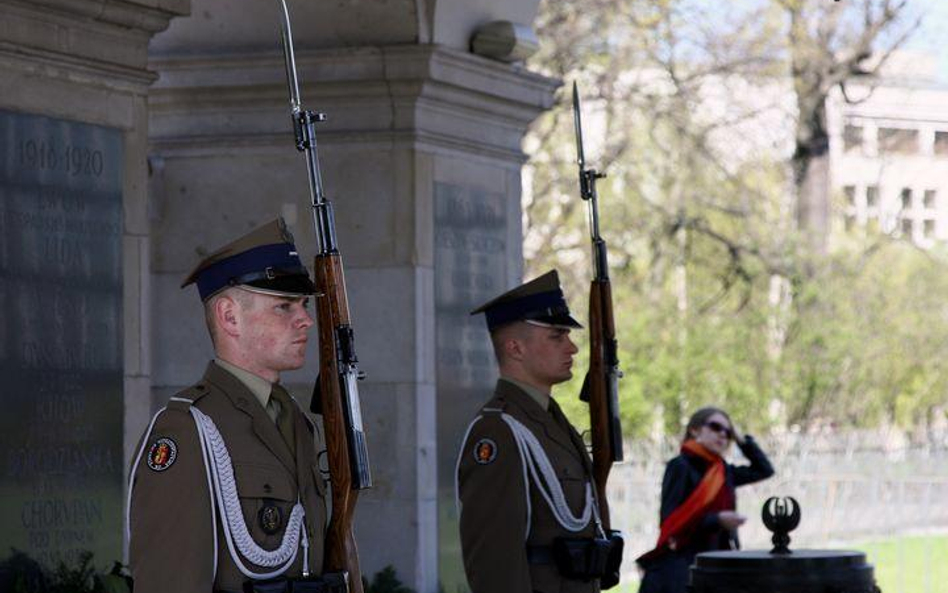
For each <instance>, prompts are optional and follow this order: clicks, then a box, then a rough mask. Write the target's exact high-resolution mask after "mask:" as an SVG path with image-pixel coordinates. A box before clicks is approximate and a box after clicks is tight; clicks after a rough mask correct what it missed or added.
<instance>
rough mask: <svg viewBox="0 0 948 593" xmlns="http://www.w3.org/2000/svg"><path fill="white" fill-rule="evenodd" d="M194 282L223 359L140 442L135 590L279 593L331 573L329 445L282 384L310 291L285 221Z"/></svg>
mask: <svg viewBox="0 0 948 593" xmlns="http://www.w3.org/2000/svg"><path fill="white" fill-rule="evenodd" d="M192 283H195V284H197V287H198V291H199V293H200V296H201V300H202V301H203V303H204V310H205V316H206V320H207V326H208V329H209V331H210V334H211V340H212V342H213V345H214V352H215V359H214V360H213V361H211V362H210V363H209V364H208V365H207V370H206V372H205V374H204V377H203V378H201V379H200V380H199V381H198V382H197V383H195V384H194V385H193V386H191V387H189V388H187V389H185V390H184V391H182V392H180V393H178V394H177V395H175V396H174V397H172V398H171V401H170V402H169V403H168V406H167V407H166V408H164V409H163V410H161V411H160V412H159V413H158V414H157V415H156V416H155V418H153V419H152V422H151V424H150V425H149V426H148V428H147V429H146V431H145V434H144V435H143V436H142V440H141V444H140V446H139V449H138V452H137V456H136V458H135V460H134V465H133V466H132V468H131V480H130V485H129V504H128V517H127V525H128V529H129V541H130V544H129V546H130V547H129V557H130V564H131V570H132V576H133V578H134V580H135V591H136V593H153V592H154V593H158V592H161V593H168V592H172V591H173V592H174V593H211V592H212V591H224V592H235V593H236V592H239V591H245V590H247V589H245V585H247V584H248V583H260V582H261V581H273V582H271V583H270V585H272V586H274V587H276V588H274V589H267V590H268V591H271V590H272V591H279V590H281V589H280V587H281V586H285V585H286V581H287V580H294V579H300V578H302V577H307V576H311V575H314V576H317V575H320V574H321V572H322V562H323V534H324V530H325V526H326V496H327V495H326V484H325V480H324V478H323V476H322V474H321V473H320V469H319V465H318V459H317V443H319V442H321V438H320V435H319V432H318V430H317V428H316V427H315V426H314V424H313V423H312V422H311V421H310V420H309V418H307V417H306V415H305V414H304V413H303V412H302V411H301V409H300V407H299V406H298V405H297V403H296V402H295V401H294V400H293V398H292V397H291V396H290V395H289V394H288V393H287V391H286V390H285V389H284V388H283V387H282V386H281V385H280V374H281V373H282V372H283V371H288V370H291V369H298V368H300V367H301V366H302V365H303V362H304V357H305V353H306V346H307V339H308V338H307V335H308V330H309V329H310V328H311V327H312V325H313V319H312V318H311V317H310V315H309V312H308V310H307V306H308V301H309V298H310V296H311V295H312V294H313V293H314V291H315V287H314V285H313V282H312V281H311V280H310V278H309V275H308V273H307V271H306V268H305V267H304V266H303V264H302V262H301V261H300V258H299V256H298V254H297V252H296V247H295V246H294V245H293V238H292V236H291V235H290V234H289V232H288V231H287V229H286V225H285V224H284V222H283V220H282V219H278V220H274V221H272V222H270V223H269V224H266V225H264V226H262V227H260V228H258V229H256V230H253V231H251V232H250V233H248V234H247V235H244V236H242V237H240V238H239V239H237V240H236V241H234V242H232V243H231V244H229V245H227V246H225V247H223V248H221V249H220V250H218V251H216V252H214V253H212V254H211V255H209V256H207V257H206V258H204V259H203V260H202V261H201V262H200V263H199V264H198V265H197V266H196V267H195V269H194V271H193V272H191V274H189V275H188V277H187V278H186V279H185V281H184V284H182V287H184V286H187V285H189V284H192ZM274 583H275V584H274ZM307 586H308V587H309V588H307V589H305V590H307V591H330V590H332V589H331V588H330V587H329V585H328V584H326V582H325V580H324V579H315V578H314V579H311V580H310V581H309V582H308V583H307ZM261 587H262V585H261ZM284 590H285V589H284Z"/></svg>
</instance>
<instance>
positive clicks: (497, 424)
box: [457, 271, 608, 593]
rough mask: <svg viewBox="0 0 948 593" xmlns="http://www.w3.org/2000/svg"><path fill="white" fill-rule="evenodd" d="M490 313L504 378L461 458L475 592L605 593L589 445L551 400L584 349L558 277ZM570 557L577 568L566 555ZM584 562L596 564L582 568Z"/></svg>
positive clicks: (513, 294) (465, 541)
mask: <svg viewBox="0 0 948 593" xmlns="http://www.w3.org/2000/svg"><path fill="white" fill-rule="evenodd" d="M474 313H484V314H485V316H486V318H487V327H488V330H489V331H490V337H491V341H492V343H493V347H494V352H495V354H496V357H497V361H498V363H499V367H500V379H499V380H498V381H497V386H496V388H495V390H494V395H493V397H492V398H491V399H490V400H489V401H488V402H487V403H486V404H485V405H484V406H483V407H482V408H481V410H480V412H479V414H478V416H477V417H476V418H475V419H474V421H473V422H472V423H471V425H470V426H469V428H468V432H467V434H466V435H465V437H464V441H463V445H462V447H461V451H460V453H459V457H458V465H457V485H458V499H459V504H460V529H461V547H462V552H463V556H464V568H465V572H466V574H467V577H468V582H469V583H470V585H471V589H472V591H473V593H530V592H533V591H537V592H540V593H553V592H557V593H559V592H564V593H571V592H575V593H581V592H582V593H587V592H595V591H599V579H598V575H596V574H594V573H596V572H598V571H601V570H603V567H602V563H601V562H599V561H598V560H604V558H603V554H606V555H608V543H607V540H605V538H604V534H603V533H602V529H601V528H600V526H599V510H598V495H597V493H596V492H595V490H594V487H593V482H592V477H591V471H592V467H591V465H592V464H591V461H590V458H589V455H588V453H587V452H586V448H585V446H584V444H583V441H582V439H581V438H580V436H579V434H577V432H576V430H575V429H574V428H573V427H572V426H571V425H570V423H569V421H568V420H567V419H566V418H565V417H564V415H563V412H562V411H561V410H560V407H559V405H557V403H556V402H555V401H554V400H553V399H552V398H551V397H550V390H551V388H552V387H553V385H556V384H558V383H562V382H564V381H567V380H569V379H570V378H571V377H572V365H573V355H574V354H576V352H577V349H576V346H575V344H573V342H572V340H571V339H570V336H569V334H570V330H572V329H575V328H579V327H581V326H580V324H579V323H577V322H576V320H575V319H573V318H572V317H571V316H570V312H569V308H568V307H567V304H566V301H565V299H564V297H563V292H562V290H561V289H560V286H559V279H558V277H557V274H556V272H555V271H551V272H549V273H547V274H545V275H543V276H541V277H540V278H537V279H535V280H533V281H531V282H528V283H526V284H524V285H522V286H520V287H518V288H515V289H513V290H511V291H509V292H507V293H505V294H503V295H501V296H499V297H497V298H496V299H494V300H492V301H490V302H489V303H487V304H485V305H483V306H481V307H480V308H478V309H477V310H475V311H474ZM570 555H572V556H573V557H574V562H572V563H571V562H569V559H568V558H566V556H570ZM578 556H585V558H586V559H587V560H590V561H591V562H592V564H597V566H589V565H581V564H583V562H576V561H575V560H576V558H577V557H578Z"/></svg>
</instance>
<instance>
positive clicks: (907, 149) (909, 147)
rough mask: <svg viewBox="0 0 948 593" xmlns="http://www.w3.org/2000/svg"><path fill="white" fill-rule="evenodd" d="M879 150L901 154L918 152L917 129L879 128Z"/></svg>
mask: <svg viewBox="0 0 948 593" xmlns="http://www.w3.org/2000/svg"><path fill="white" fill-rule="evenodd" d="M879 152H896V153H901V154H912V153H916V152H918V130H906V129H904V128H879Z"/></svg>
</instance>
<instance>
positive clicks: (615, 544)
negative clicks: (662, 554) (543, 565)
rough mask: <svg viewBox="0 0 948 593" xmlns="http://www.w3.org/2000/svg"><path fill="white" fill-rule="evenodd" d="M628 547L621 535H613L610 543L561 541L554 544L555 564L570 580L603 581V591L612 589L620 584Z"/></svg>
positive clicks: (610, 534) (600, 584) (584, 538)
mask: <svg viewBox="0 0 948 593" xmlns="http://www.w3.org/2000/svg"><path fill="white" fill-rule="evenodd" d="M624 545H625V544H624V541H623V540H622V534H621V533H620V532H618V531H610V532H609V537H608V538H607V539H603V538H598V537H596V538H589V537H582V538H577V537H558V538H556V539H554V540H553V548H552V552H553V564H555V565H556V568H557V570H558V571H559V573H560V574H561V575H563V576H564V577H566V578H568V579H576V580H580V581H591V580H593V579H599V586H600V588H601V589H609V588H611V587H614V586H615V585H616V584H618V582H619V567H620V565H621V564H622V549H623V547H624Z"/></svg>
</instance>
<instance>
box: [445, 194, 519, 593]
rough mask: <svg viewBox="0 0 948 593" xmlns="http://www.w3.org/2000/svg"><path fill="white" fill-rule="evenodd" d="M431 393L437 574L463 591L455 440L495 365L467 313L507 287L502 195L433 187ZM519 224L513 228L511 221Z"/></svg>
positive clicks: (493, 376) (485, 394) (479, 319)
mask: <svg viewBox="0 0 948 593" xmlns="http://www.w3.org/2000/svg"><path fill="white" fill-rule="evenodd" d="M434 198H435V320H436V332H437V334H436V335H437V349H436V351H437V356H438V359H437V390H438V400H437V401H438V443H439V446H438V492H439V496H438V509H439V511H438V516H439V525H440V526H441V528H440V535H439V542H438V544H439V545H438V553H439V559H438V570H439V575H440V580H441V585H442V587H443V590H444V591H448V592H450V593H456V592H458V591H467V590H468V586H467V579H466V577H465V576H464V569H463V565H462V561H461V545H460V540H459V537H458V527H457V526H458V516H457V511H456V508H455V500H454V499H455V495H454V471H455V462H456V461H457V454H458V448H459V447H460V446H461V442H460V439H461V437H462V436H463V435H464V432H465V429H466V427H467V425H468V423H469V422H470V421H471V419H472V418H473V417H474V413H475V412H476V411H477V409H478V408H479V407H480V406H481V405H483V404H484V403H485V402H486V401H487V400H488V399H489V398H490V396H491V393H492V392H493V387H494V383H495V382H496V380H497V365H496V362H495V360H494V352H493V349H492V347H491V344H490V338H489V336H488V333H487V326H486V324H485V322H484V317H483V316H482V315H475V316H472V315H470V311H471V309H473V308H475V307H477V306H478V305H480V304H482V303H484V302H486V301H488V300H489V299H491V298H493V297H495V296H497V295H498V294H500V293H501V292H503V291H504V290H506V289H507V288H509V287H508V286H506V282H507V271H508V255H507V247H508V246H507V214H506V213H507V205H506V201H505V200H506V196H504V194H501V193H491V192H488V191H485V190H483V189H480V188H477V187H470V186H460V185H452V184H448V183H435V192H434ZM518 222H519V221H518Z"/></svg>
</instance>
